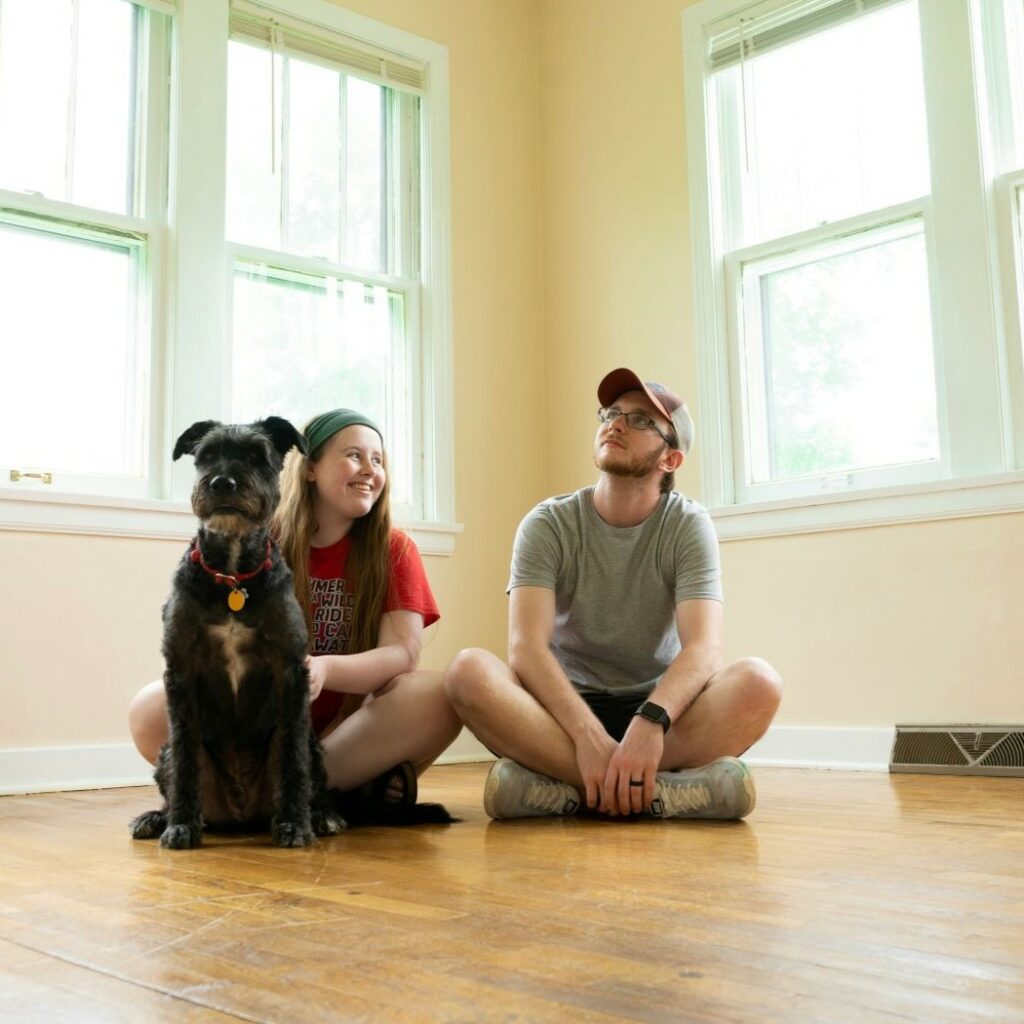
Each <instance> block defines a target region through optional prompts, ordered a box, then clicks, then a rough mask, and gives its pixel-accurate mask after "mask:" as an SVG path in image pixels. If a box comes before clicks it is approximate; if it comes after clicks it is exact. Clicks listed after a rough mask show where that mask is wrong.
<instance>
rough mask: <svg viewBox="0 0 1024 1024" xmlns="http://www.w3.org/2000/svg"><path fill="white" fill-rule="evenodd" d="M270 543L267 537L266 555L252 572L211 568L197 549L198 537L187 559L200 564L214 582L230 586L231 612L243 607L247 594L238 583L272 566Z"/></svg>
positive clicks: (229, 604) (229, 600)
mask: <svg viewBox="0 0 1024 1024" xmlns="http://www.w3.org/2000/svg"><path fill="white" fill-rule="evenodd" d="M270 551H271V545H270V541H269V539H268V540H267V556H266V558H264V559H263V561H262V562H260V564H259V565H258V566H257V567H256V568H255V569H253V571H252V572H235V573H230V572H219V571H218V570H216V569H211V568H210V567H209V566H208V565H207V564H206V562H205V561H203V553H202V552H201V551H200V550H199V538H198V537H197V538H196V539H195V540H194V541H193V542H192V550H191V551H190V552H189V555H188V557H189V560H190V561H192V562H195V563H196V564H197V565H199V566H201V567H202V568H203V569H204V570H205V571H206V572H208V573H209V574H210V575H211V576H212V577H213V582H214V583H223V584H224V586H226V587H230V588H231V593H230V594H228V607H229V608H230V609H231V610H232V611H233V612H240V611H241V610H242V609H243V608H244V607H245V599H246V598H247V597H248V596H249V594H248V591H245V590H243V589H242V588H241V587H240V586H239V585H238V584H239V583H242V582H244V581H245V580H251V579H252V578H253V577H254V576H259V574H260V573H261V572H263V571H264V570H265V569H270V568H272V567H273V565H274V563H273V561H272V560H271V557H270Z"/></svg>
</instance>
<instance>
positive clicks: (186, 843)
mask: <svg viewBox="0 0 1024 1024" xmlns="http://www.w3.org/2000/svg"><path fill="white" fill-rule="evenodd" d="M202 841H203V830H202V829H201V828H200V827H199V826H198V825H168V826H167V828H166V829H164V834H163V835H162V836H161V837H160V845H161V846H162V847H163V848H164V849H165V850H194V849H195V848H196V847H197V846H198V845H199V844H200V843H201V842H202Z"/></svg>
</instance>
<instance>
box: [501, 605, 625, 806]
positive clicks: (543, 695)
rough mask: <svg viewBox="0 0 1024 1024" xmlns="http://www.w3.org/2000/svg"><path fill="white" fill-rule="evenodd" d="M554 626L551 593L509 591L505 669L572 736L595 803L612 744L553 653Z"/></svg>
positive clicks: (589, 799) (589, 798)
mask: <svg viewBox="0 0 1024 1024" xmlns="http://www.w3.org/2000/svg"><path fill="white" fill-rule="evenodd" d="M554 628H555V595H554V592H553V591H551V590H548V589H546V588H545V587H516V588H515V589H513V591H512V594H511V601H510V606H509V625H508V633H509V642H508V648H509V649H508V660H509V667H510V668H511V669H512V671H513V672H514V673H515V674H516V676H517V677H518V678H519V681H520V682H521V683H522V684H523V686H524V687H525V689H526V690H528V691H529V692H530V693H531V694H532V695H533V696H534V697H535V698H536V699H537V700H538V701H539V702H540V703H541V704H542V705H543V706H544V707H545V708H546V709H547V711H548V712H549V713H550V714H551V716H552V717H553V718H554V719H555V721H556V722H558V724H559V725H560V726H561V727H562V728H563V729H564V730H565V732H566V733H567V734H568V736H569V738H570V739H571V740H572V742H573V745H574V746H575V748H576V763H577V766H578V767H579V771H580V776H581V777H582V779H583V782H584V785H585V787H586V792H587V805H588V806H589V807H595V806H597V803H598V801H599V800H600V787H601V783H602V780H603V779H604V776H605V772H606V770H607V766H608V760H609V758H610V757H611V755H612V753H613V752H614V750H615V747H616V744H615V741H614V740H613V739H612V738H611V737H610V736H609V735H608V733H607V732H606V731H605V729H604V726H602V725H601V723H600V722H599V721H598V720H597V717H596V716H595V715H594V713H593V712H592V711H591V710H590V708H589V707H587V705H586V703H585V701H584V700H583V698H582V697H580V695H579V694H578V693H577V692H576V690H575V689H574V688H573V685H572V683H570V682H569V679H568V677H567V676H566V674H565V672H564V671H562V666H561V665H559V663H558V659H557V658H555V656H554V655H553V654H552V653H551V637H552V634H553V632H554Z"/></svg>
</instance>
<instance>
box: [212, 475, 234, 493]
mask: <svg viewBox="0 0 1024 1024" xmlns="http://www.w3.org/2000/svg"><path fill="white" fill-rule="evenodd" d="M237 486H238V485H237V484H236V483H235V481H234V480H232V479H231V477H229V476H215V477H214V478H213V479H212V480H211V481H210V490H211V491H213V493H214V494H230V493H231V492H232V491H234V490H235V488H236V487H237Z"/></svg>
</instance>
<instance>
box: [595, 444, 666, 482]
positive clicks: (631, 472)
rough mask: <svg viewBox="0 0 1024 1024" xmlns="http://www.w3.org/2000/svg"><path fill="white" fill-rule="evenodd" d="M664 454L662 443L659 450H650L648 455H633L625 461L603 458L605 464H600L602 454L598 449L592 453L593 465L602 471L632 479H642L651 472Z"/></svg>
mask: <svg viewBox="0 0 1024 1024" xmlns="http://www.w3.org/2000/svg"><path fill="white" fill-rule="evenodd" d="M664 454H665V446H664V445H663V446H662V448H661V450H660V451H656V452H651V454H650V455H643V456H638V455H635V456H633V457H632V458H631V459H629V460H628V461H626V462H621V461H612V460H611V459H605V463H606V464H605V465H602V464H601V462H602V456H601V453H600V450H599V451H598V452H596V453H595V454H594V465H595V466H597V468H598V469H599V470H601V472H602V473H610V474H611V475H612V476H621V477H627V478H631V479H634V480H643V479H644V478H645V477H647V476H649V475H650V474H651V471H652V470H653V469H654V468H655V467H656V466H657V465H658V463H659V462H660V461H661V458H662V456H663V455H664Z"/></svg>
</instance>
